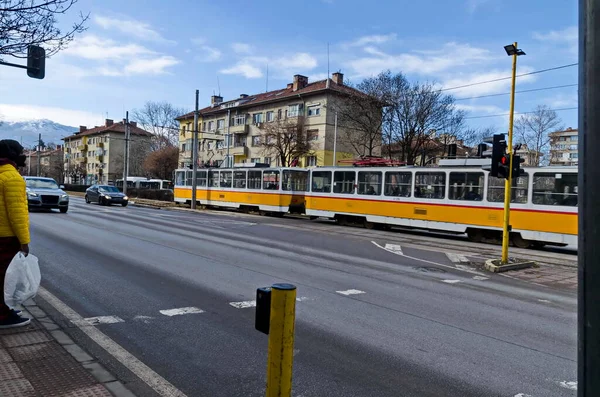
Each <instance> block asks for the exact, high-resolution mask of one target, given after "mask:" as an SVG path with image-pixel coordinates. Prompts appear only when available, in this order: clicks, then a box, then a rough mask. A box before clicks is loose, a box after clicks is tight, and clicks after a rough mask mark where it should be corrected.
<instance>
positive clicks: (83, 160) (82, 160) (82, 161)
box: [75, 157, 87, 163]
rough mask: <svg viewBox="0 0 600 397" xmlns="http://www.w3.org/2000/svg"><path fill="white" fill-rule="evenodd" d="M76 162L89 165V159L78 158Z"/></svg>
mask: <svg viewBox="0 0 600 397" xmlns="http://www.w3.org/2000/svg"><path fill="white" fill-rule="evenodd" d="M75 161H77V162H78V163H87V157H77V158H76V159H75Z"/></svg>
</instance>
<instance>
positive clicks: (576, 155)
mask: <svg viewBox="0 0 600 397" xmlns="http://www.w3.org/2000/svg"><path fill="white" fill-rule="evenodd" d="M571 158H572V159H576V158H579V154H578V153H571Z"/></svg>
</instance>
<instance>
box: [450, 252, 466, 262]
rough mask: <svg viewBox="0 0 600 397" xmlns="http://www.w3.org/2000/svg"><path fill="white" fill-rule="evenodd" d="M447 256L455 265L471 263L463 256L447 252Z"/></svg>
mask: <svg viewBox="0 0 600 397" xmlns="http://www.w3.org/2000/svg"><path fill="white" fill-rule="evenodd" d="M446 256H447V257H448V259H450V261H452V262H455V263H459V262H469V260H468V259H467V257H466V256H464V255H461V254H455V253H453V252H446Z"/></svg>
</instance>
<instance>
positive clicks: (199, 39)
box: [190, 37, 206, 45]
mask: <svg viewBox="0 0 600 397" xmlns="http://www.w3.org/2000/svg"><path fill="white" fill-rule="evenodd" d="M190 41H191V42H192V44H196V45H203V44H206V39H205V38H204V37H194V38H193V39H191V40H190Z"/></svg>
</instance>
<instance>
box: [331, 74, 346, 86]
mask: <svg viewBox="0 0 600 397" xmlns="http://www.w3.org/2000/svg"><path fill="white" fill-rule="evenodd" d="M331 79H332V80H333V82H334V83H336V84H337V85H344V73H341V72H335V73H333V74H332V75H331Z"/></svg>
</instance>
